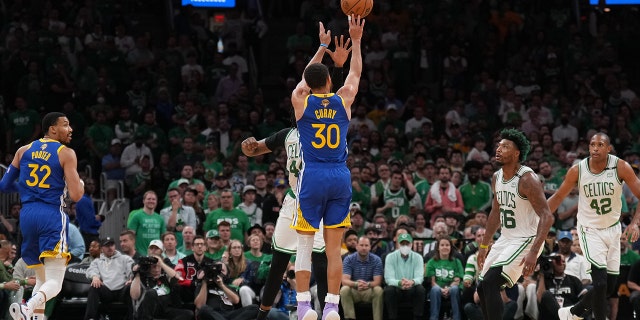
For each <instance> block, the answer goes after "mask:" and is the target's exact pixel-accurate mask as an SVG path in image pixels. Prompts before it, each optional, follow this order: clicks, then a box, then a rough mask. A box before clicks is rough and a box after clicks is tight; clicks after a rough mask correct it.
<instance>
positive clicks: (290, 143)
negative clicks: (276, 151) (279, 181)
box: [284, 128, 302, 190]
mask: <svg viewBox="0 0 640 320" xmlns="http://www.w3.org/2000/svg"><path fill="white" fill-rule="evenodd" d="M284 147H285V148H286V149H287V170H288V171H289V185H290V186H291V189H292V190H297V189H296V186H297V185H298V172H299V171H300V168H301V166H302V157H301V156H300V134H299V133H298V129H297V128H293V129H291V131H289V133H288V134H287V138H286V139H285V140H284Z"/></svg>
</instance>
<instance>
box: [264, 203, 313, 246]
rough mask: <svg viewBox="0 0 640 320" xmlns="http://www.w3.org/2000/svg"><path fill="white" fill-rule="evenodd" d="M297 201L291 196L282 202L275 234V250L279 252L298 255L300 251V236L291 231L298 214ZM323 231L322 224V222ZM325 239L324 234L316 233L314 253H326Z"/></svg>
mask: <svg viewBox="0 0 640 320" xmlns="http://www.w3.org/2000/svg"><path fill="white" fill-rule="evenodd" d="M296 211H297V210H296V200H295V199H294V198H292V197H291V196H290V195H289V194H287V195H286V196H285V197H284V201H282V208H281V209H280V215H279V216H278V221H276V229H275V231H274V232H273V239H272V241H273V249H274V250H276V251H279V252H284V253H289V254H296V250H297V249H298V234H297V232H296V231H295V230H294V229H291V227H290V226H291V221H292V220H293V216H294V215H295V214H296ZM320 229H322V222H320ZM324 247H325V245H324V237H323V235H322V232H316V233H315V235H314V238H313V252H324V249H325V248H324Z"/></svg>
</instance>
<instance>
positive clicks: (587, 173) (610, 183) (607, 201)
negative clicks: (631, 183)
mask: <svg viewBox="0 0 640 320" xmlns="http://www.w3.org/2000/svg"><path fill="white" fill-rule="evenodd" d="M578 168H579V176H578V188H579V192H580V196H579V198H578V199H579V200H578V223H579V224H580V225H582V226H585V227H593V228H608V227H610V226H612V225H614V224H616V223H618V221H619V219H620V211H621V210H622V181H620V178H618V157H616V156H614V155H609V156H608V159H607V167H606V168H605V169H604V170H602V172H600V173H598V174H595V173H592V172H591V170H590V169H589V158H586V159H584V160H582V161H580V163H578Z"/></svg>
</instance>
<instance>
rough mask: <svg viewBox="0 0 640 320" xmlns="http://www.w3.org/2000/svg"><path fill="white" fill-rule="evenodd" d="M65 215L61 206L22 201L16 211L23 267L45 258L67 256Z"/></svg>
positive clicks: (66, 221)
mask: <svg viewBox="0 0 640 320" xmlns="http://www.w3.org/2000/svg"><path fill="white" fill-rule="evenodd" d="M68 226H69V217H68V216H67V214H66V213H64V212H63V211H62V207H60V206H55V205H51V204H44V203H34V202H30V203H26V204H24V206H23V207H22V209H21V210H20V230H21V231H22V237H23V239H22V247H21V249H22V258H23V259H24V262H25V263H26V264H27V267H30V268H33V267H36V266H38V265H41V264H42V263H43V262H44V259H45V258H64V259H67V261H68V260H69V259H71V255H70V254H69V248H68V234H67V230H68Z"/></svg>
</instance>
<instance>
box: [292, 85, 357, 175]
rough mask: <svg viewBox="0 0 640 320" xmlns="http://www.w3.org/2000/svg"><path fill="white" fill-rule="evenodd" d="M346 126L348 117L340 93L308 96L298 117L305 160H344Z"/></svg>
mask: <svg viewBox="0 0 640 320" xmlns="http://www.w3.org/2000/svg"><path fill="white" fill-rule="evenodd" d="M348 129H349V117H348V115H347V112H346V110H345V108H344V101H343V100H342V98H341V97H340V96H338V95H337V94H335V93H327V94H311V95H309V96H307V100H306V101H305V108H304V114H303V115H302V118H300V120H298V131H300V145H301V147H302V159H303V160H304V163H305V164H309V163H314V162H315V163H318V162H320V163H327V162H334V163H340V162H342V163H344V162H346V160H347V152H348V151H347V131H348Z"/></svg>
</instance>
